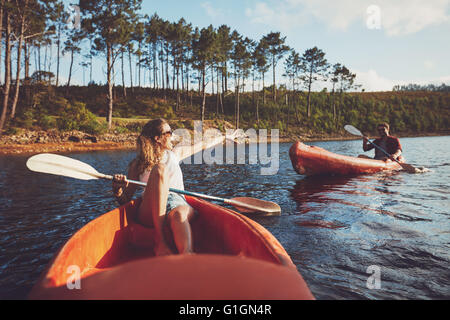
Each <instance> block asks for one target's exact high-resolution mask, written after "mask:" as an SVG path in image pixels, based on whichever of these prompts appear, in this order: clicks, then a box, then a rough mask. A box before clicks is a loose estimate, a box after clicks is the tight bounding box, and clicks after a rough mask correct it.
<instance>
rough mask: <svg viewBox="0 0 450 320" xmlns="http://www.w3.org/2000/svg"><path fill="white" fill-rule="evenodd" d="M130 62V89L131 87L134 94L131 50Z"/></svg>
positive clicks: (129, 51)
mask: <svg viewBox="0 0 450 320" xmlns="http://www.w3.org/2000/svg"><path fill="white" fill-rule="evenodd" d="M128 61H129V63H130V87H131V92H132V93H134V87H133V66H132V64H131V48H128Z"/></svg>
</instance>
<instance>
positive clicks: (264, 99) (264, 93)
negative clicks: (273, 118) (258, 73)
mask: <svg viewBox="0 0 450 320" xmlns="http://www.w3.org/2000/svg"><path fill="white" fill-rule="evenodd" d="M262 81H263V106H264V105H266V90H265V89H264V88H265V87H264V72H262Z"/></svg>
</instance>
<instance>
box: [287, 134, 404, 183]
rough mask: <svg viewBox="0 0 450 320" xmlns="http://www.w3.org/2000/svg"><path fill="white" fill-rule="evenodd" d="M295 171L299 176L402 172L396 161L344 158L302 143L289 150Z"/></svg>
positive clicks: (297, 143) (298, 142) (295, 144)
mask: <svg viewBox="0 0 450 320" xmlns="http://www.w3.org/2000/svg"><path fill="white" fill-rule="evenodd" d="M289 157H290V158H291V162H292V166H293V167H294V170H295V171H296V172H297V173H299V174H304V175H307V176H312V175H358V174H366V173H375V172H379V171H383V170H401V169H402V167H401V166H400V165H399V164H398V163H397V162H394V161H381V160H374V159H366V158H357V157H350V156H344V155H340V154H337V153H333V152H330V151H327V150H325V149H323V148H320V147H316V146H308V145H306V144H304V143H301V142H300V141H297V142H296V143H294V144H293V145H292V146H291V148H290V149H289Z"/></svg>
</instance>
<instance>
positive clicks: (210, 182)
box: [0, 136, 450, 299]
mask: <svg viewBox="0 0 450 320" xmlns="http://www.w3.org/2000/svg"><path fill="white" fill-rule="evenodd" d="M401 143H402V146H403V149H404V156H405V158H406V160H407V163H410V164H413V165H415V166H424V167H427V168H429V169H430V170H431V171H430V172H427V173H423V174H408V173H406V172H391V173H378V174H374V175H363V176H358V177H312V178H311V177H310V178H306V177H305V176H302V175H299V174H297V173H296V172H295V171H294V170H293V169H292V165H291V162H290V160H289V155H288V150H289V147H290V146H291V144H285V143H283V144H280V146H279V170H278V173H277V174H276V175H261V174H260V169H261V168H260V165H250V164H242V165H217V164H213V165H206V164H204V165H187V164H183V165H182V169H183V173H184V178H185V188H186V190H190V191H196V192H200V193H206V194H211V195H216V196H220V197H224V198H232V197H237V196H249V197H254V198H258V199H264V200H269V201H274V202H276V203H278V204H279V205H280V206H281V209H282V215H281V216H280V217H254V216H252V218H253V219H254V220H256V221H257V222H259V223H260V224H261V225H263V226H264V227H265V228H267V229H268V230H269V231H270V232H271V233H272V234H273V235H274V236H275V237H276V238H277V239H278V240H279V241H280V243H281V244H282V245H283V246H284V248H285V249H286V251H287V252H288V254H289V255H290V256H291V258H292V260H293V261H294V263H295V265H296V266H297V268H298V270H299V272H300V273H301V274H302V276H303V278H304V279H305V281H306V282H307V283H308V285H309V287H310V289H311V291H312V293H313V294H314V295H315V297H316V298H317V299H449V298H450V269H449V265H450V250H449V249H450V221H449V219H450V210H449V205H450V201H449V194H450V193H449V182H450V137H448V136H446V137H421V138H402V139H401ZM308 144H311V145H316V146H320V147H322V148H325V149H327V150H329V151H332V152H336V153H341V154H345V155H357V154H362V153H363V152H362V142H361V141H360V140H352V141H327V142H312V143H308ZM366 154H370V155H372V154H373V150H372V151H371V152H368V153H366ZM69 156H70V157H73V158H75V159H79V160H81V161H84V162H86V163H89V164H90V165H92V166H93V167H94V168H96V169H97V170H98V171H99V172H102V173H106V174H114V173H125V172H126V168H127V164H128V163H129V161H130V160H131V159H132V158H133V156H134V153H133V152H129V151H111V152H105V151H102V152H91V153H74V154H70V155H69ZM27 158H28V157H26V156H0V168H1V171H0V204H1V205H0V224H1V225H2V228H1V229H0V298H1V299H23V298H26V295H27V294H28V292H29V290H30V289H31V287H32V285H33V284H34V283H35V282H36V280H37V279H38V277H39V275H40V274H41V272H42V271H43V270H44V268H45V266H46V265H47V264H48V262H49V261H50V260H51V259H52V257H53V256H54V254H56V253H57V251H58V249H59V248H60V247H61V246H62V245H63V244H64V243H65V241H67V240H68V239H69V238H70V236H71V235H72V234H73V233H74V232H76V231H77V230H78V229H80V228H81V227H82V226H83V225H85V224H86V223H88V222H89V221H91V220H92V219H94V218H96V217H98V216H99V215H101V214H103V213H105V212H107V211H109V210H111V209H113V208H115V207H116V206H117V204H116V203H115V201H114V200H113V198H112V192H111V184H110V182H108V181H95V180H93V181H80V180H74V179H70V178H64V177H59V176H53V175H45V174H40V173H34V172H30V171H29V170H28V169H27V168H26V166H25V163H26V160H27ZM247 160H248V159H247ZM247 163H248V161H247ZM375 275H376V276H377V279H379V281H378V282H373V279H374V276H375ZM378 276H379V277H378ZM374 284H376V285H374Z"/></svg>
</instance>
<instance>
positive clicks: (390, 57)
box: [62, 0, 450, 91]
mask: <svg viewBox="0 0 450 320" xmlns="http://www.w3.org/2000/svg"><path fill="white" fill-rule="evenodd" d="M66 3H69V1H66ZM155 12H156V13H157V14H158V15H159V16H160V17H161V18H163V19H165V20H168V21H171V22H175V21H178V20H179V19H180V18H184V19H185V20H186V21H187V22H188V23H191V24H192V25H193V26H194V27H199V28H203V27H207V26H209V25H211V24H212V25H213V26H214V27H216V28H217V27H219V26H220V25H222V24H226V25H228V26H229V27H230V28H231V29H232V30H237V31H238V32H239V33H240V34H241V35H243V36H246V37H249V38H250V39H253V40H256V41H258V40H260V39H261V38H262V37H263V36H264V35H266V34H268V33H269V32H281V35H282V36H285V37H286V44H287V45H288V46H289V47H291V48H293V49H294V50H296V51H297V52H298V53H300V54H303V52H304V51H305V50H307V49H309V48H313V47H315V46H317V47H318V48H319V49H321V50H322V51H324V52H325V58H326V59H327V61H328V62H329V63H330V64H335V63H341V64H343V65H345V66H346V67H347V68H349V69H350V71H351V72H353V73H355V74H356V83H358V84H360V85H362V87H361V89H362V88H363V89H365V91H388V90H391V89H392V87H393V86H394V85H403V84H409V83H417V84H429V83H433V84H437V85H439V84H441V83H446V84H447V85H450V59H449V53H450V0H357V1H356V0H334V1H333V0H228V1H214V0H208V1H207V0H189V1H179V0H165V1H148V0H144V1H143V4H142V10H141V13H142V14H147V15H149V16H151V15H152V14H153V13H155ZM63 61H64V62H63V64H64V65H63V67H62V73H63V75H62V77H63V78H64V77H65V74H66V73H68V66H69V62H70V61H69V57H68V56H66V57H64V59H63ZM76 63H77V62H76ZM94 65H95V69H94V75H95V76H94V81H96V82H104V81H105V78H106V76H105V67H104V66H103V65H104V58H103V57H99V58H98V59H97V61H96V62H95V64H94ZM282 67H283V63H282V62H280V63H279V68H278V72H277V74H279V75H280V76H279V77H277V83H278V84H281V83H286V82H287V79H285V78H283V77H281V74H282V70H281V69H282ZM73 77H74V79H75V80H74V81H75V83H77V84H82V83H83V72H82V68H81V67H80V66H79V65H77V67H76V68H75V74H74V76H73ZM128 78H129V76H128V77H126V79H128ZM87 79H88V73H87V72H86V74H85V81H86V83H87V81H88V80H87ZM266 79H271V77H270V74H267V76H266ZM267 81H271V80H266V84H267ZM116 83H121V79H120V77H119V75H117V78H116ZM323 86H326V87H328V88H329V87H330V86H331V85H330V84H329V83H328V84H324V83H322V84H317V85H316V89H320V88H321V87H323Z"/></svg>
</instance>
